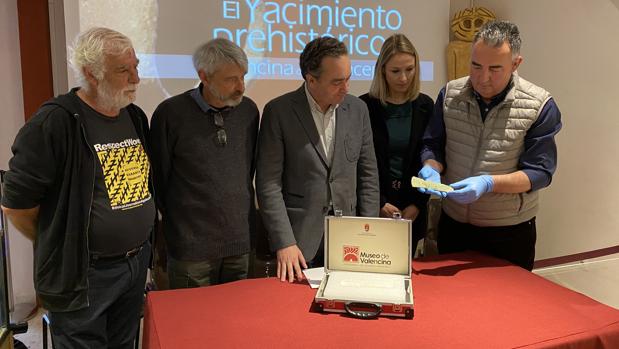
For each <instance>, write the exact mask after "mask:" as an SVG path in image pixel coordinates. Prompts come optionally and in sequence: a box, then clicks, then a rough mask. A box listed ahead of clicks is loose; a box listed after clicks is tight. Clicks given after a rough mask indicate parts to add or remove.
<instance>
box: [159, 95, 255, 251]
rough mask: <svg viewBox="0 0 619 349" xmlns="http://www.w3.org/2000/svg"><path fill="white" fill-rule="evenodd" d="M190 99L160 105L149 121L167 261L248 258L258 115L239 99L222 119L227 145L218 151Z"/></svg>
mask: <svg viewBox="0 0 619 349" xmlns="http://www.w3.org/2000/svg"><path fill="white" fill-rule="evenodd" d="M192 91H194V90H189V91H187V92H185V93H183V94H180V95H178V96H174V97H171V98H169V99H167V100H165V101H164V102H162V103H161V104H160V105H159V106H158V107H157V109H156V110H155V112H154V114H153V118H152V120H151V141H152V142H153V147H152V163H153V169H154V174H155V187H156V192H157V204H158V207H159V209H160V210H161V212H162V215H163V226H164V236H165V239H166V244H167V247H168V253H169V254H170V255H171V256H172V257H173V258H174V259H177V260H182V261H203V260H207V259H217V258H224V257H228V256H234V255H239V254H243V253H247V252H249V250H250V241H251V236H252V235H253V231H254V227H255V205H254V189H253V184H252V180H253V176H254V155H255V148H256V138H257V133H258V124H259V113H258V108H257V107H256V104H255V103H254V102H253V101H252V100H251V99H249V98H246V97H244V98H243V101H242V102H241V104H239V105H238V106H236V107H235V108H232V109H230V110H227V111H224V112H222V114H223V118H224V126H223V128H224V130H225V132H226V138H227V140H226V144H225V145H223V146H222V145H220V144H219V143H218V139H217V131H218V129H219V128H218V127H217V126H216V125H215V122H214V117H213V114H212V113H211V112H205V110H204V106H202V107H201V106H200V105H198V103H197V102H196V100H195V99H194V98H193V96H192ZM194 93H195V92H194Z"/></svg>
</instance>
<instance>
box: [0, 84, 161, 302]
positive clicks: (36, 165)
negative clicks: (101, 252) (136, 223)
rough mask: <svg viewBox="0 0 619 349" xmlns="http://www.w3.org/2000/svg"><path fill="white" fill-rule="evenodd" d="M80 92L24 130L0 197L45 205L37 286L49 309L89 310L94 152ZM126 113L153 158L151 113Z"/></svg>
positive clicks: (16, 205) (11, 203)
mask: <svg viewBox="0 0 619 349" xmlns="http://www.w3.org/2000/svg"><path fill="white" fill-rule="evenodd" d="M76 91H77V88H76V89H73V90H71V91H70V92H69V93H67V94H64V95H61V96H58V97H56V98H53V99H52V100H50V101H48V102H46V103H45V104H43V106H41V108H40V109H39V110H38V111H37V113H36V114H35V115H34V116H33V117H32V118H31V119H30V120H29V121H28V122H27V123H26V124H25V125H24V127H22V128H21V130H20V131H19V133H18V134H17V137H16V138H15V142H14V143H13V147H12V148H11V150H12V151H13V154H14V155H13V158H12V159H11V160H10V162H9V171H8V172H7V173H6V176H5V184H4V195H3V197H2V205H3V206H5V207H8V208H13V209H27V208H33V207H36V206H37V205H39V206H40V208H39V221H38V229H37V235H36V240H35V242H34V286H35V289H36V291H37V295H38V296H39V297H40V299H41V301H42V303H43V306H44V307H45V308H46V309H47V310H49V311H73V310H77V309H81V308H84V307H86V306H88V282H87V275H88V264H89V254H88V224H89V218H90V208H91V205H92V197H93V191H94V179H95V162H94V159H95V153H94V149H93V148H92V145H90V144H88V142H87V139H86V133H85V128H84V125H83V122H82V120H81V116H80V114H81V113H82V111H81V107H80V104H79V100H78V98H79V97H77V95H76ZM127 110H128V111H129V115H130V116H131V120H132V121H133V123H134V126H135V129H136V132H137V134H138V136H139V137H140V140H141V142H142V145H143V146H144V149H145V151H146V152H147V154H148V152H149V149H148V144H147V139H148V137H147V132H148V120H147V118H146V115H144V112H143V111H142V110H141V109H140V108H138V107H137V106H135V105H133V104H131V105H129V106H128V107H127ZM151 193H152V186H151ZM153 219H154V217H153Z"/></svg>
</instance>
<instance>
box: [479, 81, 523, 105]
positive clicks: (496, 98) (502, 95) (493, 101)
mask: <svg viewBox="0 0 619 349" xmlns="http://www.w3.org/2000/svg"><path fill="white" fill-rule="evenodd" d="M513 81H514V76H513V75H512V77H511V78H509V82H508V83H507V86H505V88H504V89H503V91H501V92H500V93H499V94H498V95H496V96H494V97H492V98H490V103H486V102H485V101H484V100H483V98H482V96H481V95H480V94H479V93H477V91H475V90H474V89H473V96H474V97H475V99H476V100H477V101H478V102H483V103H484V104H486V105H497V104H499V103H501V102H503V100H504V99H505V97H506V96H507V93H508V92H509V90H510V89H511V88H512V85H513V84H512V83H513Z"/></svg>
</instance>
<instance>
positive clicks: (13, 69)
mask: <svg viewBox="0 0 619 349" xmlns="http://www.w3.org/2000/svg"><path fill="white" fill-rule="evenodd" d="M0 76H1V77H2V78H1V79H0V106H2V113H1V114H0V168H1V169H7V168H8V161H9V159H10V158H11V149H10V148H11V144H13V139H14V138H15V135H16V134H17V131H18V130H19V128H20V127H21V126H22V125H23V124H24V109H23V96H22V84H21V65H20V56H19V31H18V25H17V2H16V0H2V1H0ZM8 230H9V240H10V243H9V249H10V255H11V268H12V276H13V294H14V300H15V303H16V304H19V303H34V299H35V296H34V288H33V284H32V243H30V241H28V240H27V239H26V238H24V237H23V236H22V235H21V234H20V233H18V232H17V231H16V230H15V228H13V227H12V226H9V227H8Z"/></svg>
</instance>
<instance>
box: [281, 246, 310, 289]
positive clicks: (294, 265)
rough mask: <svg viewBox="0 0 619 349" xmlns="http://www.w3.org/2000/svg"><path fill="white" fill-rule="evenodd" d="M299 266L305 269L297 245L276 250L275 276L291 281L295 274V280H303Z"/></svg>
mask: <svg viewBox="0 0 619 349" xmlns="http://www.w3.org/2000/svg"><path fill="white" fill-rule="evenodd" d="M301 267H303V268H304V269H307V264H306V263H305V258H304V257H303V253H301V250H300V249H299V247H297V245H292V246H288V247H284V248H282V249H279V250H277V278H278V279H279V280H280V281H282V282H283V281H286V279H288V282H293V281H294V278H295V274H296V277H297V280H299V281H301V280H303V272H302V270H301Z"/></svg>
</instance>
